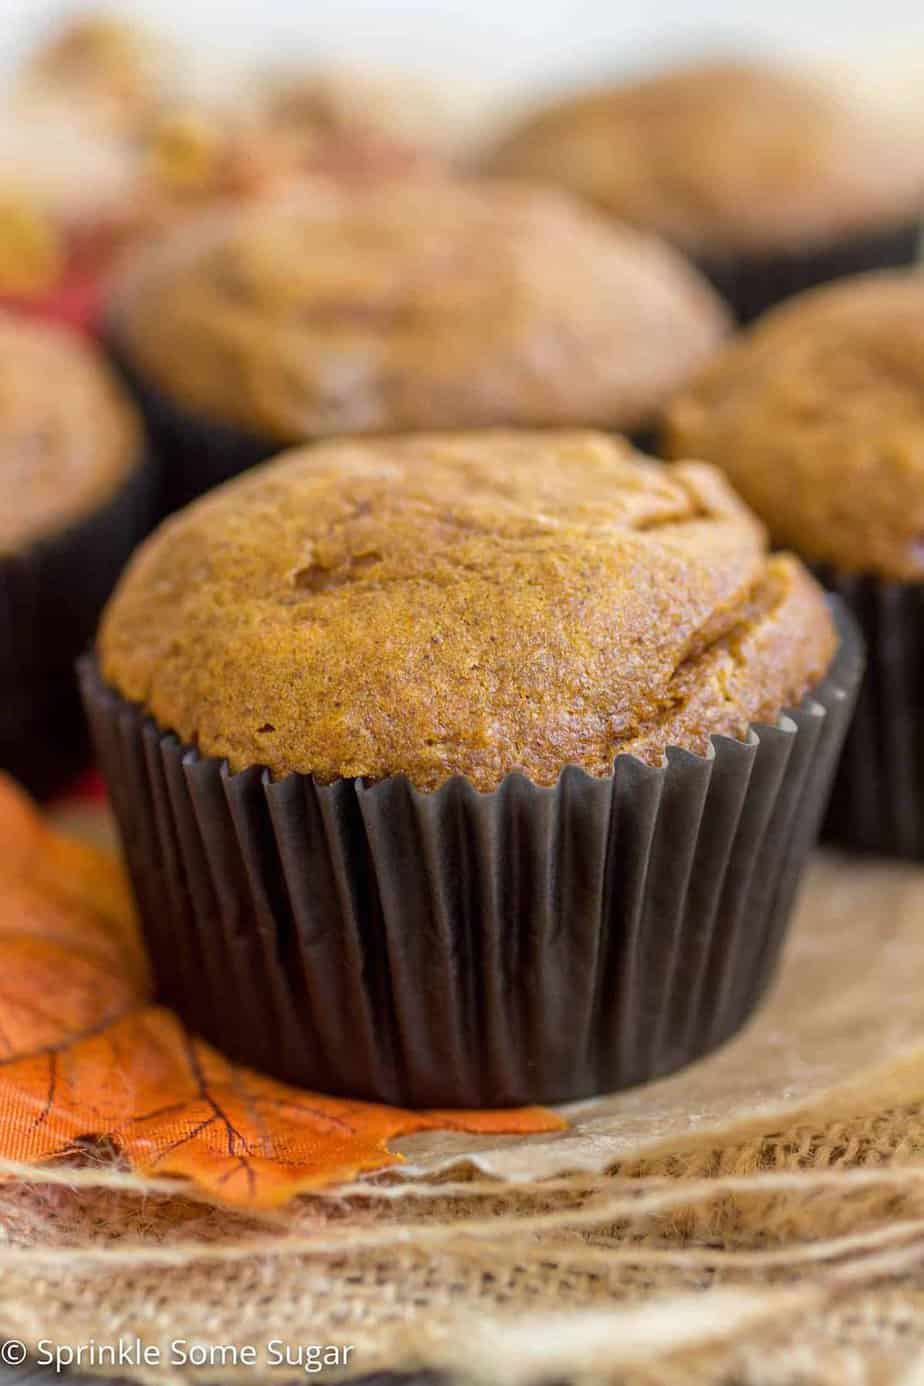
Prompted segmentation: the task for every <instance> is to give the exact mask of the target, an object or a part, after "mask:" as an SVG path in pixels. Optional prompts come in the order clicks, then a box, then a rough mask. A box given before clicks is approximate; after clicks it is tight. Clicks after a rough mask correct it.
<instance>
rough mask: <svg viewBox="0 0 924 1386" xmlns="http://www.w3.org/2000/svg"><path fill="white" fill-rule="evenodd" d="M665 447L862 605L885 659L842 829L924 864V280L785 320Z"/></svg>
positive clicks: (720, 377) (867, 704) (854, 762)
mask: <svg viewBox="0 0 924 1386" xmlns="http://www.w3.org/2000/svg"><path fill="white" fill-rule="evenodd" d="M665 441H666V450H667V453H668V455H670V456H674V457H680V456H690V455H693V456H697V457H703V458H706V459H708V460H709V461H712V462H715V463H717V464H718V465H719V466H721V467H723V468H724V469H725V471H726V472H727V473H728V475H729V477H730V478H731V480H732V482H733V483H734V485H735V486H736V487H737V489H738V490H739V491H740V493H741V494H742V495H743V496H744V497H745V499H746V500H747V501H748V502H749V503H750V504H751V505H753V506H754V508H755V510H756V511H757V512H758V514H759V515H760V516H761V517H762V518H763V519H764V521H765V522H766V523H767V525H768V526H769V528H770V530H771V533H772V535H773V537H774V538H775V540H776V541H777V542H779V543H782V544H786V545H787V546H790V545H791V546H792V547H793V548H795V549H797V550H798V552H799V553H801V554H802V555H803V557H805V558H806V559H808V560H809V561H811V562H812V563H814V564H816V565H817V566H818V569H819V572H820V573H821V574H822V575H823V577H824V579H825V581H826V582H827V583H828V585H829V586H831V587H834V588H835V589H836V590H838V591H840V592H841V593H842V594H843V595H844V596H845V597H846V598H847V599H848V600H849V602H850V603H851V605H852V606H853V607H854V610H855V612H856V614H857V616H858V617H859V619H860V622H861V624H862V625H863V626H864V628H865V633H866V638H867V642H868V644H869V648H870V651H871V655H872V659H871V667H870V670H869V674H868V677H867V681H866V684H865V686H864V690H863V693H862V695H861V699H860V705H859V710H858V715H857V721H856V724H855V727H854V729H853V731H852V733H851V735H850V737H849V738H848V745H847V751H846V753H845V758H844V762H843V765H842V769H841V772H840V778H839V781H838V784H837V787H836V790H835V795H834V798H833V800H832V810H831V821H830V827H831V831H832V833H834V834H836V835H837V836H838V837H839V838H840V839H841V840H843V841H845V842H848V843H849V844H850V845H853V846H857V847H863V848H868V849H871V850H882V851H889V852H893V851H897V852H901V853H902V854H904V855H909V856H917V857H921V856H924V732H922V728H924V610H922V592H924V587H922V584H924V275H921V274H918V273H914V272H907V271H904V272H903V271H890V272H882V273H879V274H870V275H865V276H861V277H859V278H857V279H853V280H845V281H843V282H842V283H839V284H836V285H832V286H830V287H828V288H825V289H817V290H815V291H813V292H812V293H810V294H806V295H805V296H803V297H801V298H799V299H794V300H793V301H792V302H791V303H788V304H786V305H784V306H783V307H781V308H778V309H776V310H775V311H774V312H773V313H771V314H769V315H768V316H767V317H766V318H765V319H763V320H762V321H761V322H759V323H757V324H756V325H755V326H754V327H753V328H752V329H751V330H750V331H749V332H747V333H746V334H744V335H743V336H742V337H741V338H739V339H738V340H737V341H736V342H735V343H733V344H732V345H730V346H729V347H728V348H727V349H726V350H725V351H724V352H723V353H721V354H720V355H719V356H718V357H717V358H716V360H715V363H714V364H713V365H712V366H711V367H709V368H708V369H707V370H706V371H705V373H704V374H703V375H702V376H701V377H700V378H699V379H698V380H697V381H696V382H695V383H694V384H693V385H692V386H691V387H690V388H689V389H688V390H686V391H685V392H682V393H681V395H680V396H679V398H678V399H677V400H676V401H675V402H674V403H673V404H672V405H671V406H670V408H669V410H668V412H667V423H666V430H665Z"/></svg>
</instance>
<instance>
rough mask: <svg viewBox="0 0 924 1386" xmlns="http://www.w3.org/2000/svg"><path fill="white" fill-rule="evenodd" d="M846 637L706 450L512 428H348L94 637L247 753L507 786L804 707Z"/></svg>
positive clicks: (237, 764)
mask: <svg viewBox="0 0 924 1386" xmlns="http://www.w3.org/2000/svg"><path fill="white" fill-rule="evenodd" d="M835 643H836V642H835V636H834V632H833V628H832V623H831V621H830V618H829V615H828V612H827V608H826V605H825V602H824V598H823V596H822V594H821V592H820V590H819V589H818V588H817V586H816V585H815V583H814V581H813V580H812V579H811V578H810V577H809V575H808V574H807V573H806V572H805V571H804V569H803V568H802V567H801V566H800V564H799V563H798V562H797V561H796V560H794V559H793V558H791V557H788V556H777V557H773V558H768V556H767V554H766V551H765V547H764V540H763V534H762V531H761V529H760V527H759V526H758V524H757V523H756V522H755V521H754V519H753V518H752V517H751V515H750V514H749V513H748V512H747V511H746V510H745V509H744V508H743V506H742V505H741V504H740V502H739V501H738V500H737V499H736V498H735V497H734V496H733V494H732V493H731V491H730V490H729V489H728V488H727V487H726V485H725V483H724V481H723V480H722V479H721V478H720V476H719V475H718V474H717V473H716V472H714V471H713V470H712V469H711V468H709V467H705V466H699V465H679V466H677V467H673V468H663V467H660V466H658V465H657V464H655V463H653V462H651V461H650V460H648V459H645V458H643V457H642V456H641V455H640V454H638V453H635V452H633V450H632V449H631V448H629V447H628V445H627V444H625V443H622V442H620V441H615V440H612V439H609V438H607V437H605V436H603V435H599V434H594V433H576V432H575V433H536V434H530V433H513V432H500V431H498V432H485V433H482V434H465V435H448V434H447V435H429V436H427V435H419V436H417V437H412V438H404V439H393V440H379V441H374V440H373V441H366V442H363V441H361V440H344V441H342V442H339V443H328V444H323V445H318V446H316V447H313V448H303V449H300V450H297V451H294V452H291V453H289V454H288V455H285V456H283V457H282V458H280V459H279V460H277V461H275V462H273V463H271V464H269V465H267V466H264V467H261V468H258V469H256V470H254V471H252V472H250V473H248V474H247V475H246V476H243V477H241V478H240V479H238V480H236V481H234V482H231V483H229V484H228V485H227V486H225V487H223V488H221V489H220V490H219V491H216V492H213V493H212V494H211V495H209V496H207V497H205V498H203V499H202V500H200V501H199V502H197V503H196V504H195V505H193V506H190V507H189V508H188V509H187V510H186V511H184V512H182V513H181V514H179V515H177V516H176V517H174V518H173V519H172V520H170V521H168V522H167V523H166V524H164V525H163V526H162V527H161V529H160V530H159V531H158V532H157V533H156V534H155V535H154V536H153V537H152V538H151V539H150V540H149V541H148V542H147V543H146V544H145V545H144V546H143V548H142V549H141V550H140V551H139V553H138V554H137V555H136V557H135V559H134V560H133V561H132V564H131V565H130V568H129V570H128V572H127V573H126V575H125V576H124V578H123V580H122V583H121V585H120V587H119V589H118V590H117V592H116V595H115V596H114V597H113V599H112V601H111V603H110V605H109V607H108V610H107V612H106V614H105V616H104V619H103V622H102V626H101V632H100V637H99V643H98V650H99V656H100V662H101V668H102V674H103V677H104V678H105V680H106V681H107V682H108V683H109V684H110V685H111V686H113V687H114V688H115V689H116V690H117V691H118V692H119V693H121V694H122V696H123V697H125V698H127V699H129V700H131V701H133V702H136V703H138V704H141V705H142V706H143V707H144V708H145V709H146V710H147V711H148V712H149V713H150V714H151V715H153V717H154V718H155V719H156V720H157V722H158V723H159V724H160V725H161V727H163V728H165V729H168V730H170V731H173V732H175V733H176V734H177V735H178V736H179V737H180V738H181V739H182V740H183V741H184V742H188V743H191V744H195V745H196V746H197V747H198V748H199V750H200V751H201V752H202V753H203V754H206V755H210V756H219V757H226V758H227V759H228V761H229V763H230V765H231V767H232V769H234V770H240V769H243V768H245V767H247V766H250V765H265V766H267V767H268V768H269V769H270V771H271V772H272V774H273V775H274V776H277V777H279V776H283V775H285V774H286V773H288V772H289V771H300V772H302V773H312V774H314V775H315V777H316V778H317V779H318V780H319V781H322V782H328V781H331V780H333V779H336V778H338V777H341V776H366V777H369V778H371V779H378V778H382V777H384V776H388V775H391V774H395V773H399V772H404V773H405V774H407V776H408V777H409V778H410V779H411V781H412V782H413V783H414V784H416V785H417V786H418V787H420V788H423V789H432V788H435V787H437V786H438V785H439V784H441V783H442V782H443V781H444V780H446V779H447V778H449V777H450V776H451V775H453V774H462V775H466V776H468V777H469V779H470V780H471V781H472V782H473V783H474V784H475V785H476V786H477V787H478V788H479V789H491V788H493V787H495V786H496V785H497V784H498V783H499V782H500V781H501V780H502V778H503V777H504V776H505V775H506V774H507V773H508V772H509V771H512V770H514V769H521V770H523V771H525V773H526V774H527V775H529V776H530V777H531V778H532V779H533V780H535V781H536V782H539V783H543V784H550V783H553V782H554V781H555V780H556V779H557V778H558V775H559V772H560V771H561V769H562V768H563V767H564V766H565V765H567V764H576V765H579V766H582V767H583V768H584V769H585V770H587V771H589V772H590V773H591V774H594V775H606V774H608V773H609V772H610V771H611V769H612V762H613V758H614V757H615V756H616V755H617V754H618V753H619V752H621V751H630V752H634V753H635V754H637V755H639V756H640V757H642V758H644V759H646V760H648V761H651V762H653V763H657V762H660V760H661V758H662V756H663V753H664V750H665V748H666V747H667V746H669V745H680V746H685V747H688V748H689V749H690V750H693V751H697V752H704V751H706V750H707V749H708V742H709V738H710V736H711V735H714V734H716V733H726V734H729V735H732V736H740V735H742V734H743V733H744V732H745V730H746V728H747V725H748V723H749V722H751V721H755V720H762V719H769V720H771V721H772V720H775V719H776V717H777V715H778V714H779V712H780V710H781V708H783V707H784V706H785V705H787V704H789V703H791V702H794V701H798V700H799V699H800V698H801V697H802V695H803V694H804V693H805V692H806V690H807V689H808V688H809V687H810V686H811V685H812V684H813V682H815V681H817V680H818V678H819V677H820V676H821V675H822V674H823V673H824V671H825V670H826V668H827V666H828V664H829V662H830V659H831V656H832V653H833V649H834V646H835Z"/></svg>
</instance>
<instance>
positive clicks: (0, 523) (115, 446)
mask: <svg viewBox="0 0 924 1386" xmlns="http://www.w3.org/2000/svg"><path fill="white" fill-rule="evenodd" d="M152 489H153V478H152V476H151V469H150V464H149V463H148V462H147V461H146V459H145V454H144V446H143V440H142V432H141V427H140V421H139V420H138V418H137V417H136V415H135V412H134V410H133V408H132V407H131V405H130V403H129V402H128V400H127V399H126V398H125V397H124V396H123V394H122V392H121V390H120V389H119V387H118V386H117V384H116V382H115V381H114V380H113V379H112V378H111V377H110V375H109V373H108V371H107V369H106V367H105V366H104V365H103V363H102V362H101V361H99V360H97V359H96V358H95V357H94V356H93V355H92V353H91V350H90V349H89V348H88V347H84V346H83V345H82V344H81V343H80V342H79V341H78V340H77V339H76V338H74V337H71V336H70V335H69V334H67V333H65V332H64V331H63V330H60V329H56V328H52V327H47V326H40V325H38V324H29V323H26V322H24V321H19V320H16V319H13V318H7V317H3V318H0V502H2V503H0V612H2V617H3V619H2V621H0V631H2V634H0V694H2V696H0V709H2V710H0V768H2V769H3V770H7V771H10V772H12V773H13V774H14V775H16V776H17V777H18V778H20V779H22V780H23V781H24V782H25V783H26V784H28V785H29V786H30V787H31V788H32V789H33V790H35V791H36V792H39V793H43V792H46V791H47V790H49V789H51V788H53V787H54V786H55V785H57V784H60V783H61V782H62V781H63V780H65V779H66V778H67V776H68V774H70V773H73V770H74V769H75V768H76V767H77V766H78V765H79V764H80V762H81V760H82V758H83V756H84V755H85V753H86V739H85V736H84V735H83V731H82V719H81V716H80V711H79V700H78V698H77V693H76V684H75V678H74V668H73V666H74V660H75V659H76V657H77V655H78V654H79V653H80V652H81V651H82V650H83V649H84V648H85V647H86V645H87V644H88V642H89V640H90V639H91V637H92V635H93V632H94V629H95V626H96V619H97V617H98V615H99V611H100V608H101V607H102V604H103V602H104V601H105V599H106V597H107V596H108V594H109V591H110V589H111V587H112V585H113V583H114V582H115V579H116V577H117V576H118V574H119V571H120V569H121V567H122V564H123V563H124V561H125V559H126V558H127V557H128V555H129V553H130V552H131V550H132V548H133V547H134V545H135V543H136V542H137V541H138V540H139V539H140V538H141V537H142V535H143V534H144V533H145V532H146V530H147V528H148V524H149V520H150V515H151V511H152V508H153V499H154V498H153V495H152Z"/></svg>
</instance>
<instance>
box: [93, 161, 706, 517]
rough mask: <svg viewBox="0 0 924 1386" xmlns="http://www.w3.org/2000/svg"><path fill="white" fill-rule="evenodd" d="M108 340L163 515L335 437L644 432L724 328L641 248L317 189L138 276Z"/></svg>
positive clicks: (686, 283)
mask: <svg viewBox="0 0 924 1386" xmlns="http://www.w3.org/2000/svg"><path fill="white" fill-rule="evenodd" d="M108 321H109V338H110V341H111V343H112V345H113V347H114V350H115V351H116V353H117V356H118V358H119V359H120V361H121V362H122V364H123V366H124V367H126V368H127V370H128V373H129V376H130V378H131V379H133V381H134V382H135V383H136V385H138V386H139V388H140V393H141V398H142V401H143V402H144V403H145V404H146V406H147V409H148V413H149V417H150V420H151V423H152V426H153V427H154V429H155V431H156V436H158V437H159V438H160V439H161V440H162V443H163V449H164V453H165V456H166V458H167V462H168V466H169V468H170V473H171V478H170V479H171V484H172V498H173V499H174V500H176V499H180V498H182V497H183V496H184V495H185V496H189V495H191V494H194V493H196V492H198V491H201V490H203V489H205V488H206V487H207V486H208V485H209V484H210V483H214V482H215V481H218V480H221V479H224V478H225V477H227V476H228V475H231V474H233V473H234V472H235V471H239V470H241V469H242V468H243V467H244V466H245V465H248V464H250V463H253V462H254V461H257V460H260V459H261V458H263V457H265V456H267V455H269V454H270V453H272V452H273V451H274V450H275V449H276V448H278V446H279V445H280V444H282V443H286V442H293V441H298V440H303V439H308V438H318V437H323V436H329V435H334V434H341V433H355V432H369V433H374V432H395V431H400V430H420V429H428V428H455V427H483V426H488V425H492V424H520V425H543V426H546V425H549V426H551V425H561V424H567V423H574V422H582V423H592V424H598V425H603V426H606V427H611V428H619V429H628V430H635V429H640V428H644V427H645V425H646V424H648V423H649V422H650V421H651V420H652V418H653V417H654V414H655V412H656V411H657V409H658V407H659V405H660V404H661V403H663V401H664V400H665V399H666V398H667V397H668V395H669V394H670V393H671V392H672V391H673V390H674V389H676V388H677V387H678V386H679V385H680V384H681V383H682V382H683V381H684V380H685V379H686V378H687V377H688V376H689V375H690V374H691V372H692V371H693V370H694V369H695V368H696V367H698V366H699V365H701V364H702V363H703V361H704V360H705V359H706V358H707V356H708V355H709V354H710V352H711V351H712V350H713V349H714V348H715V346H716V344H717V343H718V341H719V340H720V339H721V337H722V336H723V335H724V332H725V330H726V326H727V321H726V317H725V313H724V310H723V309H722V307H721V305H720V303H719V301H718V299H717V298H716V297H715V296H714V294H713V293H712V291H711V289H710V288H709V287H708V285H706V284H705V282H704V281H702V280H701V279H700V278H699V277H698V276H697V274H696V273H695V271H693V270H692V269H690V268H689V267H688V266H687V265H686V263H685V262H684V261H683V260H682V259H681V258H680V257H679V256H677V255H676V254H675V253H674V252H673V251H671V250H670V249H669V248H667V247H666V246H664V245H662V244H661V243H660V242H658V241H656V240H654V239H652V238H650V237H646V236H643V235H641V234H640V233H638V232H635V231H630V230H627V229H625V228H621V227H612V226H609V225H607V224H605V223H604V222H602V221H600V220H598V219H597V218H596V217H595V216H594V215H593V214H591V213H589V212H586V211H584V210H583V209H582V208H580V207H578V206H577V205H576V204H573V203H571V202H570V201H569V200H567V199H565V198H563V197H560V196H558V195H557V194H555V193H550V192H545V191H542V190H532V189H526V188H522V187H519V186H510V187H508V186H504V185H500V184H498V185H494V186H487V185H485V186H480V185H477V184H457V183H453V182H449V181H446V180H432V181H428V180H423V181H417V180H415V181H408V182H402V183H400V184H390V185H388V186H386V187H379V188H375V189H365V190H357V189H354V190H349V191H347V190H344V189H343V188H338V187H334V186H333V185H330V184H318V185H317V186H316V187H315V188H314V189H313V190H312V191H311V193H310V194H306V195H305V196H303V197H302V198H300V199H295V200H291V201H289V202H286V203H283V204H276V205H274V206H272V207H267V208H261V209H254V210H250V211H248V212H246V213H243V214H239V215H237V216H236V217H233V218H231V219H219V220H216V221H215V222H214V223H213V224H211V225H210V226H209V227H208V228H205V227H200V228H197V229H196V231H195V233H194V234H190V235H188V236H186V237H180V238H177V239H176V240H175V241H174V242H173V243H172V244H170V245H167V246H164V247H163V248H161V249H160V250H159V251H158V252H157V253H153V254H151V255H149V256H148V257H147V258H146V259H145V260H142V259H140V258H139V260H138V262H137V264H136V265H135V266H134V267H133V269H132V271H131V272H130V273H128V274H127V275H126V277H125V280H124V282H123V283H122V285H121V286H120V288H119V290H118V291H117V293H116V295H115V297H114V300H113V304H112V308H111V312H110V314H109V320H108Z"/></svg>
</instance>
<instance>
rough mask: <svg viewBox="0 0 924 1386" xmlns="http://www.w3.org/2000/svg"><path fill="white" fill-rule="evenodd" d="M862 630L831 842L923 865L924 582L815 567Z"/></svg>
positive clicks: (831, 811)
mask: <svg viewBox="0 0 924 1386" xmlns="http://www.w3.org/2000/svg"><path fill="white" fill-rule="evenodd" d="M815 573H816V576H817V577H818V579H819V581H820V582H822V583H823V584H824V586H825V587H827V588H828V589H829V590H830V591H832V592H836V593H837V595H838V597H839V598H840V600H841V601H842V602H843V603H844V605H845V606H847V607H848V608H849V609H850V611H851V613H852V615H853V616H854V618H855V620H856V621H857V624H858V625H859V627H860V629H861V631H862V632H863V636H864V640H865V642H866V646H867V651H868V665H867V670H866V675H865V677H864V679H863V682H862V685H861V687H860V692H859V694H858V697H857V705H856V711H855V714H854V718H853V721H852V723H851V725H850V729H849V731H848V733H847V737H846V740H845V742H844V750H843V754H842V756H841V760H840V764H839V765H838V768H837V774H836V776H835V781H834V788H833V790H832V793H831V801H830V804H829V807H828V813H827V816H826V819H825V823H824V828H823V836H824V838H825V840H827V841H829V842H831V843H834V844H837V845H839V846H843V847H849V848H851V849H852V850H854V851H860V852H875V853H880V854H882V855H886V856H899V857H908V858H911V859H913V860H918V861H921V860H924V583H913V582H884V581H882V580H881V579H879V578H876V577H871V576H860V575H856V574H844V573H839V572H837V571H836V570H834V569H833V568H830V567H827V566H824V565H816V566H815Z"/></svg>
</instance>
